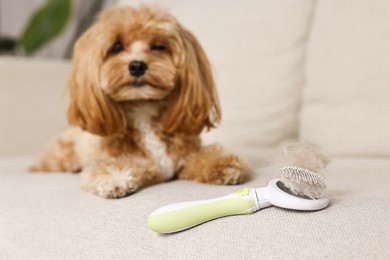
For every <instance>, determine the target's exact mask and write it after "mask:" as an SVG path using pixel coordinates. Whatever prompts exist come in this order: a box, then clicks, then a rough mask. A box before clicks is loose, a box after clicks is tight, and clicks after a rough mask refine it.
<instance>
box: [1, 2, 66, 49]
mask: <svg viewBox="0 0 390 260" xmlns="http://www.w3.org/2000/svg"><path fill="white" fill-rule="evenodd" d="M71 15H72V2H71V0H47V1H46V3H45V4H44V5H43V6H42V7H40V8H39V9H37V10H36V11H35V12H34V13H33V14H32V16H31V18H30V20H29V22H28V23H27V26H26V27H25V29H24V31H23V33H22V35H21V36H20V38H19V39H12V38H8V37H0V53H16V52H17V51H18V50H21V52H22V53H25V54H26V55H31V54H33V53H34V52H36V51H37V50H39V49H40V48H41V47H43V46H44V45H45V44H47V43H49V42H50V41H51V40H53V39H54V38H55V37H57V36H58V35H60V34H61V33H62V32H63V30H64V29H65V27H66V25H67V23H68V21H69V20H70V17H71Z"/></svg>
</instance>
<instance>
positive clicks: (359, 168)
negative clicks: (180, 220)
mask: <svg viewBox="0 0 390 260" xmlns="http://www.w3.org/2000/svg"><path fill="white" fill-rule="evenodd" d="M30 162H31V160H30V159H28V158H27V159H22V158H12V159H0V180H1V181H0V212H1V214H0V234H1V235H0V255H1V258H2V259H291V258H293V259H325V258H326V259H389V258H390V248H389V245H388V241H389V240H390V226H389V219H390V191H389V188H388V183H389V182H390V174H388V171H389V169H390V160H374V159H343V160H336V161H334V162H333V163H332V164H331V165H330V167H329V173H328V176H327V179H328V193H329V196H330V199H331V204H330V206H329V207H328V208H327V209H324V210H322V211H318V212H310V213H308V212H298V211H291V210H284V209H280V208H276V207H271V208H266V209H263V210H260V211H258V212H256V213H254V214H252V215H241V216H234V217H225V218H221V219H218V220H214V221H210V222H208V223H205V224H203V225H200V226H198V227H195V228H192V229H189V230H187V231H184V232H181V233H176V234H171V235H158V234H156V233H154V232H153V231H151V230H150V229H149V228H148V226H147V217H148V214H150V213H151V212H152V211H153V210H154V209H156V208H159V207H161V206H163V205H166V204H170V203H174V202H180V201H186V200H199V199H208V198H216V197H219V196H222V195H226V194H229V193H232V192H234V191H235V190H237V189H240V188H242V187H244V186H211V185H205V184H199V183H195V182H190V181H171V182H168V183H164V184H161V185H156V186H152V187H149V188H146V189H144V190H142V191H140V192H138V193H136V194H134V195H131V196H129V197H126V198H122V199H116V200H107V199H102V198H100V197H97V196H95V195H92V194H89V193H87V192H84V191H82V190H81V189H80V187H79V184H78V183H79V176H78V175H75V174H43V173H42V174H40V173H37V174H32V173H27V172H26V171H25V168H26V167H27V165H28V164H29V163H30ZM367 173H370V174H367ZM278 175H279V174H278V173H275V172H273V171H271V170H270V169H269V168H262V169H258V170H257V175H256V177H255V178H254V179H253V180H252V181H251V182H250V183H246V184H245V186H247V187H262V186H264V185H266V184H267V182H268V181H269V180H270V179H272V178H275V177H278Z"/></svg>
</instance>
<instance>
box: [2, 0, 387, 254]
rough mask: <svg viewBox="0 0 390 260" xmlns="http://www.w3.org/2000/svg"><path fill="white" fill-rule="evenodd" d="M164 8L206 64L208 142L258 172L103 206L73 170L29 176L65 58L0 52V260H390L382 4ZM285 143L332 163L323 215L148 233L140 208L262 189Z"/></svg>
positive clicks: (62, 79)
mask: <svg viewBox="0 0 390 260" xmlns="http://www.w3.org/2000/svg"><path fill="white" fill-rule="evenodd" d="M122 2H132V3H133V2H137V1H130V0H128V1H122ZM138 2H139V1H138ZM142 2H151V1H142ZM153 2H154V1H153ZM161 2H162V5H165V6H166V7H167V8H168V9H170V10H171V11H172V13H173V14H175V15H176V16H177V17H178V18H179V19H180V20H181V21H182V23H183V24H184V25H185V26H187V27H188V28H190V29H191V30H192V31H193V32H194V33H195V34H196V35H197V36H198V38H199V39H200V40H201V42H202V43H203V45H204V47H205V49H206V52H207V53H208V55H209V57H210V59H211V61H212V63H213V65H214V70H215V75H216V80H217V82H218V85H219V92H220V97H221V102H222V106H223V111H224V121H223V123H222V125H221V127H220V128H219V129H218V130H216V131H213V132H212V133H209V134H206V135H205V136H204V139H205V142H211V141H219V142H221V143H223V144H224V145H226V146H228V147H229V148H230V149H232V150H234V151H236V152H238V153H240V154H241V155H242V156H243V157H245V158H246V159H247V160H248V161H249V162H250V164H251V165H252V166H253V167H255V168H256V175H255V177H254V178H253V180H252V181H250V182H249V183H246V184H245V185H240V186H210V185H204V184H198V183H194V182H187V181H172V182H168V183H165V184H161V185H157V186H153V187H149V188H147V189H144V190H142V191H140V192H138V193H136V194H134V195H132V196H129V197H126V198H123V199H118V200H105V199H102V198H99V197H96V196H94V195H91V194H89V193H86V192H84V191H82V190H81V189H80V188H79V185H78V181H79V180H78V176H77V175H74V174H39V173H38V174H30V173H28V172H27V171H26V168H27V166H28V165H29V164H30V163H31V161H32V160H33V159H34V157H36V156H37V155H38V153H39V152H40V151H41V150H42V148H43V147H44V145H45V143H46V142H47V140H49V139H50V138H51V137H52V136H53V135H55V134H56V133H57V132H59V131H60V130H61V129H62V128H64V127H65V125H66V120H65V112H64V111H65V108H66V104H67V99H66V95H65V93H66V92H65V90H64V89H65V86H66V82H67V77H68V74H69V68H70V64H69V62H66V61H48V60H36V59H21V58H19V59H15V58H10V57H1V58H0V156H1V158H0V258H1V259H390V247H389V245H390V192H389V188H388V186H389V183H390V170H389V169H390V159H389V158H390V116H389V115H390V102H389V100H390V73H389V69H390V47H389V46H390V27H389V24H390V3H389V2H388V1H386V0H372V1H364V0H319V1H312V0H299V1H298V0H284V1H282V0H275V1H267V0H242V1H239V2H238V1H228V0H213V1H206V0H197V1H180V0H166V1H161ZM290 139H299V140H302V141H305V142H310V143H313V144H316V145H318V146H320V147H322V148H323V149H324V151H326V152H327V153H328V154H330V155H331V157H332V163H331V165H330V166H329V169H328V174H327V180H328V194H329V196H330V199H331V204H330V206H329V207H328V208H327V209H325V210H322V211H318V212H312V213H305V212H296V211H290V210H284V209H279V208H275V207H271V208H267V209H263V210H261V211H259V212H257V213H255V214H253V215H245V216H235V217H226V218H222V219H219V220H215V221H211V222H208V223H205V224H203V225H201V226H198V227H196V228H192V229H190V230H188V231H185V232H180V233H176V234H171V235H158V234H156V233H154V232H152V231H151V230H149V229H148V227H147V216H148V214H149V213H150V212H151V211H153V210H154V209H156V208H158V207H160V206H163V205H165V204H169V203H173V202H178V201H185V200H198V199H205V198H213V197H217V196H221V195H225V194H228V193H231V192H233V191H235V190H236V189H238V188H240V187H245V186H248V187H260V186H264V185H266V183H267V182H268V180H270V179H272V178H274V177H277V176H278V173H277V172H275V171H274V170H272V169H271V168H270V167H268V166H267V162H268V161H269V160H270V159H271V158H272V157H273V156H274V154H275V152H276V151H277V149H278V146H279V144H280V143H281V142H283V141H286V140H290Z"/></svg>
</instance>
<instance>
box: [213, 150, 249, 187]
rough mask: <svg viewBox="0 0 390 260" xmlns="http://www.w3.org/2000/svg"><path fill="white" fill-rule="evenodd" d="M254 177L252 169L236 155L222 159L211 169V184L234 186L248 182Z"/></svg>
mask: <svg viewBox="0 0 390 260" xmlns="http://www.w3.org/2000/svg"><path fill="white" fill-rule="evenodd" d="M251 175H252V171H251V170H250V168H249V167H248V166H247V165H246V164H245V163H244V162H242V160H241V159H240V158H238V157H237V156H235V155H226V156H223V157H220V158H219V159H218V160H217V161H216V162H215V164H214V165H213V166H212V167H211V172H210V174H209V176H210V177H211V182H212V183H214V184H221V185H234V184H240V183H243V182H245V181H247V180H248V179H249V178H250V176H251Z"/></svg>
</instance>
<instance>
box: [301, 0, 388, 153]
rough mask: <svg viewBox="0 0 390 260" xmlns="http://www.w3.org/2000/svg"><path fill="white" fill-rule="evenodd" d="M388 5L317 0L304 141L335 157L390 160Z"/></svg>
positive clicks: (376, 1) (310, 45)
mask: <svg viewBox="0 0 390 260" xmlns="http://www.w3.org/2000/svg"><path fill="white" fill-rule="evenodd" d="M389 46H390V2H389V1H387V0H372V1H365V0H342V1H340V0H326V1H318V6H317V11H316V14H315V18H314V22H313V25H312V32H311V37H310V39H309V43H308V54H307V65H306V72H307V76H306V86H305V88H304V96H303V106H302V114H301V127H300V137H301V139H302V140H303V141H307V142H311V143H315V144H317V145H319V146H321V147H322V148H324V149H325V150H326V151H328V152H329V153H330V154H333V155H337V156H350V155H357V156H387V157H388V156H390V141H389V140H390V102H389V100H390V47H389Z"/></svg>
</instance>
